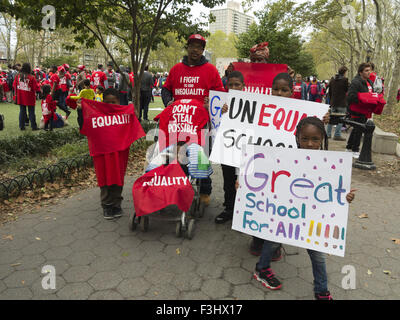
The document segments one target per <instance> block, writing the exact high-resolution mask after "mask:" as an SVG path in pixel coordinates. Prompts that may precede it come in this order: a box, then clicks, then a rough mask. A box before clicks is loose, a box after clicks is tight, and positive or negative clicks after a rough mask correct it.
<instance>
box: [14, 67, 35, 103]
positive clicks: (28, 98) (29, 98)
mask: <svg viewBox="0 0 400 320" xmlns="http://www.w3.org/2000/svg"><path fill="white" fill-rule="evenodd" d="M21 76H22V75H21V74H18V75H17V76H16V77H15V80H14V84H13V87H14V90H15V92H16V93H15V95H16V98H17V101H16V102H17V104H19V105H21V106H34V105H35V104H36V92H37V91H39V87H38V85H37V82H36V79H35V77H34V76H32V75H27V76H25V81H22V79H21Z"/></svg>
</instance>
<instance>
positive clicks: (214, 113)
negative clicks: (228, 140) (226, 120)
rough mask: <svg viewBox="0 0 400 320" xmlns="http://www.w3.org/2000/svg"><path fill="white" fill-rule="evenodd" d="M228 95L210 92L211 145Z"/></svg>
mask: <svg viewBox="0 0 400 320" xmlns="http://www.w3.org/2000/svg"><path fill="white" fill-rule="evenodd" d="M227 99H228V93H227V92H221V91H214V90H210V94H209V101H210V108H209V113H210V124H211V128H210V135H211V137H212V143H214V139H215V135H216V133H217V130H218V128H219V126H220V125H221V118H222V107H223V105H224V104H225V103H227Z"/></svg>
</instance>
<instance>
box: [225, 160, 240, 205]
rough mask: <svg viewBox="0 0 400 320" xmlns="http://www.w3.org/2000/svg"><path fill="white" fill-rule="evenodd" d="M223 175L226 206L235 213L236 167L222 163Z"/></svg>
mask: <svg viewBox="0 0 400 320" xmlns="http://www.w3.org/2000/svg"><path fill="white" fill-rule="evenodd" d="M221 167H222V175H223V177H224V206H225V209H226V211H231V212H232V213H233V208H234V206H235V198H236V188H235V183H236V179H237V175H236V171H235V167H231V166H227V165H224V164H221Z"/></svg>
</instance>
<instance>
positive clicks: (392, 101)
mask: <svg viewBox="0 0 400 320" xmlns="http://www.w3.org/2000/svg"><path fill="white" fill-rule="evenodd" d="M399 83H400V40H399V41H398V42H397V48H396V62H395V65H394V68H393V75H392V79H391V84H390V88H388V90H389V91H388V93H389V95H388V98H387V105H386V107H385V108H384V109H383V114H386V115H392V114H393V112H394V108H395V106H396V102H397V99H396V97H397V90H398V86H399Z"/></svg>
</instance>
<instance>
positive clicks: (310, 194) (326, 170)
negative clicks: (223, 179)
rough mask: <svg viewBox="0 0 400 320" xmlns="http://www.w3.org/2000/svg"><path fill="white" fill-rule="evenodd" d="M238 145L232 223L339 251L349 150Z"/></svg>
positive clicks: (284, 239)
mask: <svg viewBox="0 0 400 320" xmlns="http://www.w3.org/2000/svg"><path fill="white" fill-rule="evenodd" d="M248 149H249V148H247V147H245V148H244V151H243V158H242V162H241V167H240V176H239V189H238V191H237V194H236V202H235V209H234V215H233V222H232V229H234V230H237V231H240V232H243V233H247V234H250V235H252V236H256V237H258V238H262V239H266V240H270V241H273V242H277V243H285V244H289V245H293V246H297V247H302V248H307V249H312V250H316V251H321V252H325V253H329V254H333V255H337V256H341V257H343V256H344V253H345V244H346V230H347V217H348V209H349V204H348V202H347V200H346V195H347V194H348V193H349V192H350V184H351V169H352V155H351V153H348V152H334V151H320V150H308V149H287V148H272V147H260V146H254V147H252V148H250V150H251V151H250V152H248Z"/></svg>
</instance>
